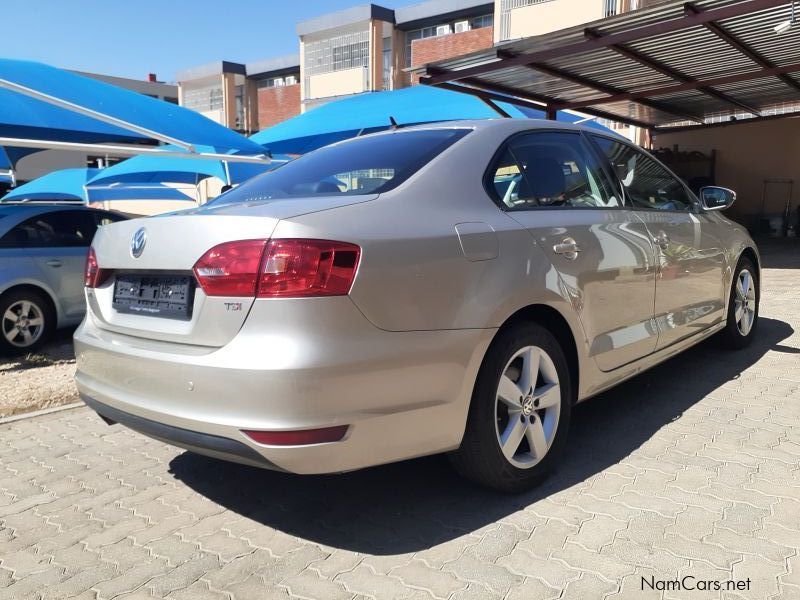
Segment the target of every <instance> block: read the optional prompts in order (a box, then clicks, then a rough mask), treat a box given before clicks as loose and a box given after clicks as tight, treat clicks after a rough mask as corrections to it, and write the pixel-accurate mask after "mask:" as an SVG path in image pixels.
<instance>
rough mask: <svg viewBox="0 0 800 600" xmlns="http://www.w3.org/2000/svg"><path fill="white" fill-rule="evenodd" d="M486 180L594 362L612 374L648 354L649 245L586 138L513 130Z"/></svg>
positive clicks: (653, 336) (653, 332) (651, 330)
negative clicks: (563, 295)
mask: <svg viewBox="0 0 800 600" xmlns="http://www.w3.org/2000/svg"><path fill="white" fill-rule="evenodd" d="M488 178H489V181H487V187H488V188H489V189H490V191H491V192H493V193H494V195H495V198H496V200H497V201H498V203H499V204H500V206H501V208H503V209H504V210H506V211H507V212H508V214H509V215H510V216H511V217H512V218H514V219H516V220H517V221H518V222H519V223H521V224H522V225H523V226H525V227H526V228H527V229H528V230H529V231H530V232H531V234H532V235H533V237H534V240H535V242H536V243H537V244H539V245H540V246H541V247H542V249H543V250H544V251H545V253H546V254H547V256H548V257H549V258H550V261H551V263H552V265H553V267H554V268H555V270H556V271H557V272H558V275H559V277H560V280H561V283H562V286H563V289H564V290H565V291H566V292H567V294H568V295H569V297H570V298H571V301H572V305H573V307H574V308H575V310H576V311H577V312H578V314H579V315H580V319H581V322H582V324H583V328H584V332H585V334H586V337H587V340H588V342H589V345H590V352H591V355H592V356H593V358H594V360H595V361H596V363H597V365H598V367H599V368H600V369H602V370H604V371H610V370H612V369H614V368H617V367H619V366H622V365H624V364H626V363H628V362H631V361H634V360H636V359H638V358H641V357H642V356H646V355H647V354H650V353H651V352H653V351H654V349H655V346H656V341H657V329H656V327H655V323H654V321H653V305H654V301H655V271H656V265H655V262H654V261H655V255H654V249H653V246H652V242H651V240H650V236H649V234H648V232H647V229H646V227H645V226H644V224H643V223H642V221H641V220H640V219H637V218H636V216H635V214H634V213H633V212H632V211H630V210H629V209H628V208H627V207H626V206H625V205H624V203H623V199H622V197H621V194H620V193H619V192H618V191H617V190H616V187H615V186H614V185H612V183H611V181H612V180H611V178H610V177H609V174H608V173H607V172H606V171H605V170H604V169H603V167H602V166H601V161H600V160H599V157H598V156H597V154H596V153H595V152H594V150H593V149H592V148H591V146H590V144H589V142H588V140H586V139H585V138H584V136H583V135H582V134H580V133H578V132H573V131H569V132H566V131H563V132H562V131H550V132H547V131H538V132H531V133H525V134H522V135H517V136H515V137H513V138H511V140H509V141H508V143H507V144H506V147H505V148H503V149H502V150H501V152H500V153H499V155H498V158H497V160H496V163H495V164H494V166H493V167H492V168H491V169H490V171H489V173H488Z"/></svg>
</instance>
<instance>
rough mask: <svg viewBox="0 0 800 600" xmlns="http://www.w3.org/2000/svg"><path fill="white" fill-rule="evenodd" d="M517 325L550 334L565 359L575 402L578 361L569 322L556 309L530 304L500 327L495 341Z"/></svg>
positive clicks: (573, 335) (544, 305)
mask: <svg viewBox="0 0 800 600" xmlns="http://www.w3.org/2000/svg"><path fill="white" fill-rule="evenodd" d="M519 323H536V324H538V325H541V326H542V327H544V328H545V329H547V330H548V331H549V332H550V333H552V334H553V335H554V336H555V337H556V339H557V340H558V341H559V343H560V344H561V348H562V350H563V351H564V357H565V358H566V359H567V364H568V366H569V374H570V377H571V378H572V383H573V385H572V390H573V395H574V396H575V397H574V398H573V399H572V401H573V403H575V402H576V401H577V396H578V390H579V389H580V386H579V383H580V359H579V356H578V346H577V343H576V339H575V333H574V332H573V329H572V327H571V326H570V324H569V321H567V319H566V318H565V317H564V315H562V314H561V313H560V312H559V311H558V310H557V309H555V308H553V307H552V306H549V305H547V304H530V305H528V306H525V307H523V308H520V309H519V310H517V311H516V312H515V313H514V314H512V315H511V316H510V317H509V318H508V319H506V321H505V322H504V323H503V324H502V325H501V326H500V329H498V331H497V333H496V334H495V339H496V338H497V336H498V335H499V334H500V332H502V331H505V330H506V329H509V328H512V327H514V326H515V325H517V324H519Z"/></svg>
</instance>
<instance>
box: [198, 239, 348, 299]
mask: <svg viewBox="0 0 800 600" xmlns="http://www.w3.org/2000/svg"><path fill="white" fill-rule="evenodd" d="M360 254H361V249H360V248H359V247H358V246H356V245H354V244H347V243H345V242H332V241H329V240H304V239H284V240H270V241H264V240H242V241H237V242H226V243H224V244H220V245H218V246H214V247H213V248H212V249H211V250H209V251H208V252H206V253H205V254H204V255H203V256H202V258H200V260H198V261H197V264H195V266H194V273H195V276H196V277H197V281H198V283H199V284H200V286H201V287H202V288H203V291H205V293H206V294H207V295H209V296H245V297H254V296H258V297H260V298H307V297H314V296H344V295H347V294H348V293H349V292H350V287H351V286H352V285H353V279H354V278H355V275H356V269H357V268H358V260H359V257H360Z"/></svg>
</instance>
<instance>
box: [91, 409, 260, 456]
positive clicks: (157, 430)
mask: <svg viewBox="0 0 800 600" xmlns="http://www.w3.org/2000/svg"><path fill="white" fill-rule="evenodd" d="M81 400H83V401H84V402H85V403H86V405H87V406H88V407H89V408H91V409H92V410H93V411H94V412H96V413H97V414H98V415H100V416H101V417H102V418H103V420H104V421H105V422H106V423H108V424H109V425H116V424H117V423H119V424H120V425H124V426H125V427H127V428H129V429H133V430H134V431H138V432H139V433H143V434H144V435H146V436H149V437H151V438H154V439H157V440H161V441H162V442H167V443H169V444H174V445H176V446H180V447H181V448H186V449H187V450H192V451H193V452H197V453H198V454H206V455H208V456H213V457H215V458H221V459H223V460H230V461H233V462H241V463H245V464H251V465H254V466H258V467H265V468H268V469H273V468H275V465H273V464H272V463H270V462H269V461H268V460H266V459H265V458H264V457H263V456H261V455H260V454H259V453H258V452H256V451H255V450H253V449H252V448H251V447H249V446H247V445H246V444H243V443H242V442H239V441H236V440H232V439H230V438H226V437H221V436H218V435H211V434H209V433H202V432H200V431H191V430H189V429H182V428H181V427H174V426H172V425H165V424H164V423H159V422H158V421H151V420H150V419H145V418H144V417H139V416H137V415H134V414H131V413H126V412H123V411H121V410H118V409H116V408H112V407H111V406H107V405H105V404H102V403H100V402H98V401H96V400H94V399H92V398H90V397H89V396H86V395H85V394H81Z"/></svg>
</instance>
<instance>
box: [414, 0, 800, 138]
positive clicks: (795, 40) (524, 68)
mask: <svg viewBox="0 0 800 600" xmlns="http://www.w3.org/2000/svg"><path fill="white" fill-rule="evenodd" d="M789 15H790V4H789V2H788V1H787V0H697V1H695V2H691V3H688V4H687V3H685V2H683V1H682V0H676V1H674V2H666V3H662V4H659V5H657V6H654V7H652V8H645V9H641V10H636V11H632V12H629V13H625V14H621V15H616V16H612V17H608V18H606V19H602V20H600V21H595V22H594V23H590V24H588V25H582V26H579V27H573V28H569V29H564V30H562V31H556V32H553V33H549V34H545V35H541V36H535V37H530V38H525V39H521V40H515V41H510V42H504V43H501V44H499V45H496V46H495V47H494V48H491V49H487V50H481V51H479V52H475V53H473V54H469V55H466V56H461V57H458V58H454V59H449V60H445V61H440V62H436V63H432V64H430V65H426V66H425V67H424V68H423V69H421V71H423V73H422V74H423V75H424V76H423V78H422V83H428V84H432V85H445V86H448V87H450V88H451V89H452V88H453V84H457V85H459V86H460V87H462V88H464V91H470V92H471V91H474V90H490V91H494V92H498V93H501V94H507V95H513V96H516V97H519V98H522V99H526V100H532V101H536V102H541V103H545V104H547V105H548V107H549V108H551V109H564V108H571V109H575V110H581V111H583V112H586V113H589V114H595V115H598V116H602V117H607V118H611V119H615V120H618V121H622V122H627V123H631V124H635V125H640V126H644V127H655V128H664V127H669V126H675V125H679V124H680V125H686V124H687V123H688V124H694V125H697V124H703V123H708V122H719V121H724V120H726V119H729V118H731V117H736V118H747V117H754V116H760V115H761V114H762V112H764V113H768V114H772V113H774V112H775V110H774V109H775V107H781V111H782V112H786V111H787V110H791V104H792V103H797V107H796V109H797V110H798V111H800V22H798V23H797V24H795V25H794V26H793V27H791V28H790V29H789V30H788V31H786V32H785V33H782V34H780V35H779V34H777V33H776V32H775V26H776V25H778V24H779V23H781V22H783V21H786V20H787V19H788V18H789ZM787 105H788V106H789V108H787Z"/></svg>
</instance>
